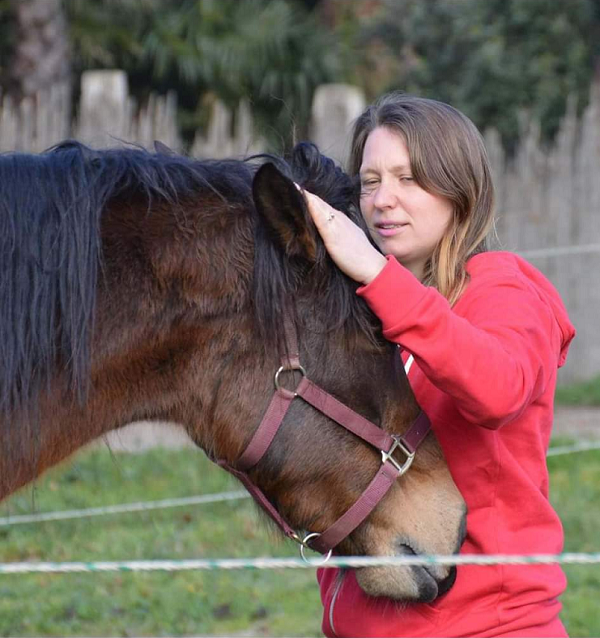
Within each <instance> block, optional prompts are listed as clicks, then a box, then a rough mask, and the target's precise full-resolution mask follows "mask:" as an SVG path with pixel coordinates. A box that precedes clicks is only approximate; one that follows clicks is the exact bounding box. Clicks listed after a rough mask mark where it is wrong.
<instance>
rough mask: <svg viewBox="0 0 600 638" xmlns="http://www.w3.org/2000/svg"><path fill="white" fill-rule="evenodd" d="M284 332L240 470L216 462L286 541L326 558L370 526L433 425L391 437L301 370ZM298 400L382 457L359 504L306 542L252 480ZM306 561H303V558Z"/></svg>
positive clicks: (425, 421) (291, 337)
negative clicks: (287, 377)
mask: <svg viewBox="0 0 600 638" xmlns="http://www.w3.org/2000/svg"><path fill="white" fill-rule="evenodd" d="M285 326H286V337H287V344H288V348H289V350H290V354H289V356H288V357H286V358H284V359H283V360H282V364H281V367H280V368H279V369H278V370H277V372H276V373H275V380H274V383H275V392H274V394H273V397H272V398H271V402H270V403H269V406H268V407H267V410H266V412H265V415H264V416H263V419H262V421H261V423H260V425H259V426H258V429H257V430H256V432H255V433H254V436H253V437H252V439H251V440H250V443H249V444H248V446H247V447H246V449H245V450H244V452H243V453H242V455H241V456H240V458H239V459H238V461H237V463H236V465H235V467H232V466H231V465H229V464H227V463H226V462H225V461H222V460H220V461H217V463H218V465H220V466H221V467H223V468H224V469H226V470H227V471H228V472H230V473H231V474H233V475H234V476H235V477H236V478H238V479H239V480H240V481H241V482H242V484H243V485H244V486H245V487H246V489H247V490H248V492H249V493H250V494H251V496H252V497H253V498H254V500H255V501H256V502H257V503H258V504H259V505H260V506H261V507H262V509H263V510H264V511H265V512H266V513H267V514H268V515H269V516H270V517H271V518H272V519H273V520H274V521H275V523H277V525H279V527H280V528H281V529H282V530H283V532H284V533H285V534H286V536H288V537H290V538H292V539H293V540H295V541H297V542H298V543H300V544H301V550H302V551H303V549H304V547H305V546H309V547H310V548H311V549H314V550H316V551H319V552H321V553H323V554H325V553H328V552H329V553H330V552H331V550H332V549H333V548H334V547H335V546H336V545H338V544H339V543H340V542H341V541H342V540H343V539H344V538H346V537H347V536H348V535H349V534H350V533H351V532H353V531H354V530H355V529H356V528H357V527H358V526H359V525H360V524H361V523H362V522H363V521H364V520H365V518H366V517H367V516H368V515H369V514H370V513H371V512H372V511H373V510H374V509H375V507H376V506H377V504H378V503H379V502H380V501H381V499H382V498H383V497H384V496H385V495H386V493H387V492H388V491H389V489H390V488H391V486H392V485H393V483H394V481H395V480H396V479H397V478H398V477H399V476H402V474H404V473H405V472H406V471H407V470H408V468H409V467H410V466H411V464H412V462H413V459H414V457H415V453H416V451H417V448H418V447H419V445H420V444H421V443H422V442H423V440H424V439H425V437H426V436H427V434H428V433H429V430H430V428H431V423H430V421H429V418H428V417H427V415H426V414H425V413H424V412H422V411H421V412H420V413H419V415H418V416H417V418H416V419H415V421H414V422H413V423H412V425H411V426H410V428H409V429H408V431H407V432H406V433H405V434H403V435H401V436H398V435H390V434H388V433H387V432H385V430H382V429H381V428H380V427H378V426H376V425H375V424H374V423H372V422H371V421H369V420H367V419H365V418H364V417H363V416H361V415H360V414H358V413H357V412H355V411H354V410H352V409H351V408H349V407H348V406H346V405H345V404H343V403H341V402H340V401H338V400H337V399H336V398H335V397H333V396H332V395H331V394H329V393H328V392H326V391H325V390H323V389H322V388H320V387H319V386H317V385H315V384H314V383H313V382H312V381H311V380H310V379H308V378H307V376H306V372H305V370H304V368H303V367H302V366H301V365H300V359H299V355H298V347H297V337H296V331H295V329H294V328H293V324H292V323H291V321H289V320H286V324H285ZM294 370H296V371H298V372H300V373H301V374H302V379H301V380H300V382H299V383H298V386H297V387H296V389H295V390H294V391H290V390H287V389H285V388H283V387H282V386H281V385H280V376H281V374H282V373H284V372H285V371H294ZM296 398H300V399H302V400H303V401H305V402H306V403H308V404H310V405H311V406H312V407H313V408H315V409H316V410H318V411H319V412H321V413H323V414H325V415H326V416H327V417H329V418H330V419H332V420H333V421H335V422H336V423H338V424H339V425H341V426H342V427H343V428H345V429H346V430H348V431H349V432H352V433H353V434H354V435H356V436H357V437H359V438H361V439H362V440H363V441H365V442H366V443H368V444H370V445H371V446H373V447H374V448H376V449H377V450H379V451H380V452H381V467H380V468H379V470H378V472H377V473H376V474H375V476H374V477H373V479H372V481H371V482H370V483H369V485H368V486H367V487H366V489H365V491H364V492H363V493H362V494H361V496H360V497H359V498H358V500H357V501H356V502H355V503H354V504H353V505H352V506H351V507H350V508H349V509H348V510H347V511H346V512H345V513H344V514H343V515H342V516H341V517H340V518H339V519H338V520H337V521H335V523H333V524H332V525H331V526H330V527H328V528H327V529H326V530H325V531H324V532H322V533H317V532H313V533H309V534H308V535H307V536H305V537H304V539H302V538H301V537H300V536H299V535H298V534H297V533H296V532H295V531H294V530H293V529H292V528H291V527H290V526H289V525H288V523H287V522H286V521H285V520H284V518H283V517H282V516H281V515H280V514H279V512H278V511H277V510H276V509H275V507H273V505H272V503H271V502H270V501H269V499H268V498H267V497H266V496H265V494H264V493H263V492H262V490H261V489H260V488H259V487H258V486H257V485H255V484H254V482H253V481H252V480H251V479H250V477H249V476H248V474H247V472H248V471H249V470H250V469H251V468H253V467H254V466H255V465H256V464H257V463H258V462H259V461H260V460H261V459H262V457H263V456H264V455H265V453H266V452H267V450H268V449H269V447H270V446H271V443H272V442H273V439H274V438H275V435H276V434H277V432H278V430H279V428H280V426H281V424H282V423H283V420H284V418H285V415H286V414H287V411H288V410H289V408H290V406H291V404H292V401H293V400H294V399H296ZM397 452H401V453H402V454H403V455H404V460H403V461H402V462H399V461H398V460H396V458H395V456H394V454H396V453H397ZM302 555H303V556H304V554H302Z"/></svg>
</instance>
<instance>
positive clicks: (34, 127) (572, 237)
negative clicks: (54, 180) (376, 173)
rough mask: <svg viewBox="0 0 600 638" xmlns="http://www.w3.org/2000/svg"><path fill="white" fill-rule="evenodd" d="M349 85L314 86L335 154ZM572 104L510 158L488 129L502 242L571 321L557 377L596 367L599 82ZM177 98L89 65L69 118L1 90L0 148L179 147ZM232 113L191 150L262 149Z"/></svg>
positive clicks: (319, 122) (350, 100) (47, 97)
mask: <svg viewBox="0 0 600 638" xmlns="http://www.w3.org/2000/svg"><path fill="white" fill-rule="evenodd" d="M364 105H365V100H364V96H363V94H362V92H361V91H360V90H359V89H357V88H356V87H350V86H345V85H326V86H323V87H321V88H320V89H319V90H318V91H317V94H316V95H315V100H314V103H313V122H312V127H311V131H312V133H311V137H312V139H313V141H315V142H316V143H317V144H318V145H319V147H320V148H321V149H322V150H323V152H325V153H326V154H328V155H330V156H331V157H334V158H335V159H337V160H338V161H340V162H342V163H343V161H344V159H345V156H346V153H347V143H348V133H349V130H350V125H351V122H352V120H353V119H354V118H355V117H356V116H357V115H358V114H359V113H360V112H361V110H362V109H363V108H364ZM574 107H575V105H574V104H572V103H571V104H570V106H569V109H568V112H567V114H566V115H565V117H564V118H563V121H562V123H561V127H560V132H559V135H558V137H557V139H556V143H555V144H554V146H553V147H552V148H545V146H544V145H543V144H542V142H541V140H540V133H539V126H538V125H537V124H536V123H535V122H529V123H527V124H526V123H525V120H524V124H523V135H522V139H521V143H520V144H519V151H518V153H517V155H516V157H515V158H514V159H513V160H511V161H510V162H507V161H506V158H505V156H504V152H503V150H502V146H501V144H500V141H499V137H498V134H497V133H496V132H495V131H494V130H490V131H487V132H486V135H485V137H486V145H487V148H488V151H489V154H490V158H491V161H492V166H493V170H494V177H495V182H496V187H497V192H498V213H499V222H498V236H499V239H500V247H501V248H504V249H506V250H512V251H515V252H518V253H521V254H523V255H524V256H526V257H527V258H528V259H529V260H530V261H532V262H533V263H534V264H535V265H536V266H537V267H538V268H540V270H542V271H543V272H544V273H545V274H546V275H547V276H548V277H549V278H550V279H551V280H552V281H553V283H554V284H555V285H556V286H557V288H558V290H559V291H560V293H561V295H562V296H563V299H564V301H565V304H566V306H567V308H568V310H569V313H570V315H571V318H572V320H573V322H574V323H575V325H576V327H577V330H578V337H577V338H576V339H575V341H574V342H573V345H572V348H571V352H570V356H569V360H568V362H567V365H566V366H565V368H564V369H563V371H562V372H561V376H560V381H561V382H563V383H564V382H570V381H573V380H578V379H587V378H590V377H592V376H594V375H597V374H598V373H600V339H598V337H597V336H596V331H597V329H598V324H599V323H600V322H599V317H600V286H598V284H597V283H596V277H597V275H596V273H598V272H600V85H595V86H593V87H592V90H591V99H590V104H589V106H588V107H587V109H586V110H585V112H584V113H583V116H582V117H581V118H577V116H576V114H575V108H574ZM175 113H176V98H175V96H174V95H172V94H169V95H166V96H153V97H152V98H151V99H150V100H149V101H148V103H147V104H146V105H144V106H143V108H141V109H140V108H138V107H137V106H136V104H135V103H134V101H133V100H132V98H131V97H130V96H129V94H128V90H127V77H126V75H125V74H124V73H123V72H122V71H93V72H88V73H85V74H84V75H83V77H82V84H81V99H80V102H79V106H78V109H77V114H76V117H72V116H71V110H70V94H69V91H68V89H67V88H65V87H56V88H54V89H52V90H51V91H49V92H48V93H46V94H43V95H39V96H37V97H36V98H35V99H30V100H26V101H24V102H22V103H21V104H20V105H18V106H17V105H14V104H12V103H11V102H10V100H9V99H8V98H6V97H5V98H2V96H0V151H10V150H21V151H34V152H37V151H41V150H43V149H45V148H48V147H49V146H51V145H52V144H54V143H56V142H58V141H60V140H61V139H65V138H67V137H69V136H71V137H76V138H77V139H80V140H82V141H85V142H86V143H88V144H90V145H92V146H95V147H103V146H114V145H115V144H118V143H119V141H121V140H122V141H128V142H135V143H138V144H141V145H143V146H146V147H149V146H151V144H152V142H153V141H154V140H155V139H158V140H161V141H162V142H164V143H165V144H167V145H168V146H170V147H171V148H173V149H175V150H178V149H180V148H181V141H180V138H179V136H178V133H177V127H176V118H175ZM231 122H232V116H231V114H230V113H229V112H228V111H227V109H225V108H224V107H223V106H222V105H219V104H217V105H216V106H215V111H214V113H213V118H212V120H211V123H210V126H209V128H208V131H207V132H206V133H205V134H200V133H198V134H197V136H196V139H195V140H194V143H193V145H192V149H191V153H192V155H194V156H196V157H215V158H216V157H241V156H244V155H247V154H250V153H255V152H260V151H261V150H264V143H263V142H262V140H261V139H260V138H258V137H256V135H255V133H254V130H253V125H252V117H251V114H250V110H249V108H248V106H247V104H241V105H240V109H239V111H238V113H236V117H235V122H236V127H235V130H233V132H232V126H231Z"/></svg>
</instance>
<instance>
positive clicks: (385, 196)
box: [373, 181, 397, 210]
mask: <svg viewBox="0 0 600 638" xmlns="http://www.w3.org/2000/svg"><path fill="white" fill-rule="evenodd" d="M396 203H397V197H396V193H395V192H394V189H393V186H392V185H391V184H389V183H388V182H385V181H382V182H381V183H380V184H379V187H378V188H377V191H376V192H375V197H374V198H373V206H375V208H378V209H379V210H385V209H386V208H393V207H394V206H395V205H396Z"/></svg>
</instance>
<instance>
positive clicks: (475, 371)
mask: <svg viewBox="0 0 600 638" xmlns="http://www.w3.org/2000/svg"><path fill="white" fill-rule="evenodd" d="M535 272H537V271H535ZM538 274H539V276H540V277H543V276H542V275H541V273H538ZM545 281H546V283H547V284H548V282H547V280H545ZM548 288H549V289H550V290H551V291H553V292H554V295H555V296H556V298H557V299H558V301H559V303H561V302H560V298H559V297H558V293H556V291H555V290H554V289H553V288H551V286H550V285H549V284H548V285H547V286H546V289H542V288H540V287H539V286H536V284H535V282H534V281H532V280H531V279H528V278H527V277H526V276H525V275H523V274H522V273H521V271H520V270H519V269H518V268H517V267H513V268H493V269H488V270H487V271H485V272H483V273H479V274H474V273H472V278H471V281H470V282H469V285H468V287H467V290H466V291H465V293H464V294H463V296H462V297H461V299H460V300H459V302H458V303H457V304H456V306H455V307H454V309H453V308H451V307H450V305H449V303H448V301H447V300H446V299H445V297H443V296H442V295H441V294H440V293H439V292H438V291H437V290H435V289H434V288H428V287H426V286H424V285H423V284H421V283H420V282H419V281H418V279H416V278H415V277H414V276H413V275H412V273H410V272H409V271H408V270H407V269H406V268H404V267H403V266H402V265H400V264H399V263H398V261H396V259H394V258H392V257H388V263H387V265H386V266H385V267H384V269H383V270H382V271H381V273H380V274H379V275H378V276H377V277H376V278H375V279H374V280H373V281H372V282H371V283H370V284H368V285H367V286H363V287H361V288H359V290H358V294H359V295H361V296H362V297H363V298H364V299H365V300H366V301H367V303H368V304H369V306H370V307H371V309H372V310H373V311H374V312H375V314H376V315H377V316H378V317H379V319H380V320H381V322H382V326H383V334H384V336H385V337H386V338H387V339H388V340H390V341H392V342H394V343H397V344H399V345H400V346H402V347H403V348H404V349H406V350H407V351H408V352H410V353H411V354H412V355H413V356H414V358H415V360H416V362H417V363H418V365H419V367H420V368H421V370H422V371H423V373H424V374H425V375H426V376H427V378H428V379H429V380H430V381H431V382H432V383H433V384H434V385H435V386H436V387H437V388H439V389H440V390H442V391H444V392H446V393H447V394H449V395H451V396H452V397H453V399H454V401H455V404H456V407H457V409H458V411H459V412H460V413H461V415H462V416H463V417H464V418H465V419H466V420H468V421H470V422H472V423H475V424H478V425H482V426H484V427H487V428H491V429H495V428H499V427H501V426H502V425H504V424H505V423H508V422H509V421H511V420H513V419H515V418H516V417H518V416H519V415H520V414H521V413H522V412H523V410H524V409H525V408H526V407H527V406H528V405H530V404H531V403H532V402H533V401H535V399H537V398H538V397H539V396H540V395H541V394H542V392H543V391H544V390H545V388H546V386H547V384H548V381H549V379H550V378H551V377H552V376H553V374H554V371H555V370H556V367H557V365H559V363H560V362H562V361H561V357H563V347H564V349H566V346H567V345H568V341H570V338H571V337H572V336H573V333H574V332H573V330H572V326H571V334H570V336H569V338H568V339H567V340H566V341H567V342H566V343H564V341H565V339H564V335H563V334H562V333H561V329H560V326H559V322H558V320H557V318H556V316H555V312H554V310H553V307H552V304H551V303H549V301H548V299H547V295H548V294H550V293H549V291H548ZM565 316H566V314H565ZM567 321H568V319H567ZM569 326H570V324H569ZM424 407H425V409H426V406H424Z"/></svg>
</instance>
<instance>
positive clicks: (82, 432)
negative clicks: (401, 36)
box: [0, 142, 465, 600]
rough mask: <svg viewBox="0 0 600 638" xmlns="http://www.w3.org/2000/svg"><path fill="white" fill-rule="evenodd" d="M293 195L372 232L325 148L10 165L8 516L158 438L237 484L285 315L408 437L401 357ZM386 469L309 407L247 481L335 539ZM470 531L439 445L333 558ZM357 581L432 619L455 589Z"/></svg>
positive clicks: (71, 149)
mask: <svg viewBox="0 0 600 638" xmlns="http://www.w3.org/2000/svg"><path fill="white" fill-rule="evenodd" d="M292 179H293V180H295V181H296V182H297V183H300V184H302V185H303V186H306V188H307V189H309V190H311V191H313V192H315V193H317V194H319V195H320V196H321V197H323V198H324V199H325V200H327V201H328V202H330V203H331V204H332V205H333V206H335V207H336V208H338V209H341V210H344V211H346V212H347V214H349V215H350V216H351V217H352V218H353V219H355V220H356V221H357V223H362V220H361V216H360V214H359V213H358V212H357V210H358V209H357V206H356V189H355V188H354V185H353V183H352V182H351V180H350V179H349V178H348V177H347V176H346V175H344V174H343V172H341V171H340V170H339V169H338V168H336V167H335V166H334V164H333V162H332V161H331V160H328V159H327V158H325V157H323V156H322V155H320V154H319V153H318V151H317V150H316V148H315V147H314V146H312V145H308V144H302V145H299V146H298V147H296V149H295V150H294V151H293V153H292V154H291V157H290V158H289V160H288V161H284V160H282V159H277V158H273V157H271V158H269V157H262V158H254V160H253V161H235V160H227V161H202V162H200V161H194V160H191V159H188V158H184V157H181V156H177V155H175V154H172V153H168V152H165V150H164V148H159V149H158V152H156V153H149V152H146V151H143V150H140V149H137V148H125V149H113V150H106V151H93V150H91V149H88V148H86V147H84V146H82V145H81V144H78V143H76V142H65V143H63V144H61V145H59V146H57V147H55V148H54V149H51V150H50V151H48V152H46V153H43V154H40V155H27V154H7V155H4V156H0V361H1V364H0V410H1V413H0V414H1V415H2V416H1V418H0V446H1V447H0V449H2V454H1V456H0V497H4V496H6V495H7V494H10V493H11V492H13V491H14V490H15V489H17V488H19V487H20V486H22V485H24V484H26V483H27V482H29V481H31V480H33V479H34V478H35V477H36V476H38V475H39V474H40V473H41V472H43V471H44V470H45V469H46V468H48V467H50V466H52V465H54V464H56V463H58V462H59V461H61V459H64V458H65V457H66V456H68V455H70V454H71V453H73V452H74V451H76V450H77V449H78V448H80V447H81V446H83V445H84V444H86V443H87V442H89V441H91V440H92V439H95V438H96V437H99V436H101V435H102V434H104V433H106V432H108V431H110V430H114V429H116V428H120V427H122V426H124V425H126V424H128V423H131V422H132V421H137V420H142V419H145V420H161V421H169V422H175V423H179V424H181V425H182V426H184V427H185V429H186V430H187V432H188V433H189V435H190V436H191V437H192V439H193V440H194V441H195V442H196V443H197V444H198V446H200V447H201V448H202V449H203V450H204V451H205V452H206V453H207V454H208V455H209V456H210V457H211V458H213V459H222V460H224V461H225V462H226V463H228V464H231V465H233V466H235V463H236V460H237V459H238V458H239V457H240V455H241V454H242V452H243V451H244V449H245V448H246V446H247V445H248V442H249V441H250V439H251V438H252V435H253V433H254V432H255V430H256V429H257V427H258V424H259V423H260V421H261V419H262V416H263V414H264V412H265V410H266V409H267V406H268V404H269V400H270V397H271V396H272V395H273V374H274V372H275V370H276V369H277V368H278V366H279V365H280V359H281V356H282V352H283V351H284V350H285V348H286V345H287V344H286V337H285V333H284V330H283V324H284V315H285V314H286V312H288V313H289V314H290V315H291V317H292V322H293V323H294V324H295V326H296V330H297V335H298V343H299V349H300V357H301V361H302V365H303V366H304V368H305V369H306V370H307V373H308V375H309V376H310V378H311V379H312V380H313V381H315V382H316V383H318V384H319V385H320V386H321V387H322V388H325V389H326V390H327V392H329V393H330V394H331V395H333V396H334V397H336V398H337V399H339V400H340V401H343V402H344V403H346V404H347V405H349V406H350V407H351V408H353V410H355V411H356V412H358V413H359V414H361V415H362V416H364V417H366V418H367V419H369V420H370V421H372V422H373V423H375V424H377V425H378V426H379V427H380V428H383V429H384V430H386V431H388V432H390V433H392V432H393V433H397V434H401V433H402V432H404V431H405V430H406V429H407V428H408V427H409V425H410V424H411V422H412V421H413V420H414V419H415V417H416V416H417V415H418V414H419V406H418V405H417V404H416V402H415V400H414V397H413V395H412V393H411V391H410V387H409V385H408V382H407V379H406V376H405V374H404V371H403V369H402V366H401V365H398V361H399V357H398V354H397V351H396V348H395V347H393V346H392V345H391V344H389V343H387V342H386V341H385V340H384V339H383V338H382V336H381V334H380V330H379V328H378V325H377V321H376V320H375V318H374V317H373V316H372V314H371V313H370V312H369V310H368V309H367V308H366V306H365V305H364V303H363V302H362V300H361V299H360V298H359V297H358V296H356V295H355V290H356V285H355V284H354V283H353V282H351V281H350V280H348V279H347V278H346V277H345V276H344V275H342V274H341V273H340V272H339V270H337V269H336V268H335V266H334V265H333V263H332V262H331V260H330V259H329V258H328V256H327V254H326V251H325V250H324V247H323V245H322V243H321V241H320V239H319V237H318V234H317V233H316V231H315V229H314V227H313V225H312V223H311V222H310V221H309V217H308V215H307V211H306V208H305V205H304V201H303V199H302V197H301V196H300V194H299V193H298V191H297V190H296V188H295V187H294V184H293V181H292ZM398 302H399V303H401V300H398ZM286 308H287V309H288V310H287V311H286ZM377 429H379V428H377ZM380 465H381V455H380V454H379V453H378V452H377V451H375V450H373V448H371V447H370V446H368V445H366V444H365V443H364V442H363V441H362V440H360V439H359V438H357V437H356V436H354V435H353V434H352V433H350V432H348V431H346V430H345V429H343V428H341V427H339V426H338V425H336V424H335V423H334V422H333V421H332V420H331V419H330V418H328V417H327V416H325V415H324V414H322V413H321V412H319V411H317V410H315V409H313V408H312V407H311V406H310V405H308V404H306V403H304V402H302V401H298V402H293V403H292V404H291V407H290V409H289V412H288V413H287V415H286V416H285V419H284V420H283V423H282V425H281V428H280V430H279V431H278V433H277V435H276V436H275V438H274V440H273V443H272V445H271V446H270V447H269V449H268V451H267V452H266V454H265V455H264V457H263V458H262V459H261V460H260V462H258V463H257V464H256V466H255V467H253V468H252V469H250V470H249V471H248V474H249V476H250V477H251V479H252V481H253V482H254V484H256V485H257V486H258V487H259V488H260V489H261V490H262V492H263V493H264V494H265V495H266V498H267V499H268V501H269V502H270V504H271V505H272V506H273V507H274V508H275V509H276V510H277V511H278V512H279V513H280V514H281V515H282V516H283V517H284V518H285V519H286V520H287V521H288V522H289V523H290V524H291V525H293V526H294V527H295V528H297V529H306V530H311V531H314V532H320V531H322V530H323V529H325V528H327V527H328V526H329V525H330V524H331V523H332V522H333V521H335V520H336V519H338V518H339V517H340V516H341V515H342V514H343V513H344V512H345V511H347V510H348V508H350V507H351V506H352V504H353V503H354V502H355V501H356V499H357V498H358V497H359V495H360V494H361V493H362V492H363V490H364V489H365V486H366V485H367V484H368V483H369V482H370V481H371V479H372V478H373V475H374V474H375V473H376V472H377V470H378V468H379V466H380ZM464 518H465V511H464V503H463V500H462V499H461V497H460V495H459V493H458V491H457V489H456V487H455V485H454V484H453V482H452V479H451V477H450V474H449V472H448V469H447V467H446V465H445V462H444V460H443V457H442V454H441V451H440V449H439V446H438V444H437V442H436V441H435V439H434V436H433V435H432V434H430V435H428V436H427V438H426V440H425V441H424V443H423V445H422V446H421V447H420V448H419V450H418V452H417V454H416V457H415V459H414V463H413V465H412V467H411V469H410V471H409V472H407V473H406V474H405V475H403V476H402V477H400V478H399V479H398V480H397V481H395V482H394V484H393V486H392V488H391V489H390V490H389V491H388V492H387V494H386V496H385V497H384V498H383V500H382V501H381V502H380V504H379V505H378V506H377V507H376V508H375V509H374V511H372V512H371V514H370V515H369V516H368V517H367V519H366V520H365V521H364V522H363V523H361V524H360V525H359V526H358V527H357V528H356V529H355V530H354V531H353V532H352V533H351V534H350V535H349V536H348V537H347V538H345V539H344V540H342V541H341V542H340V543H339V545H337V547H336V552H338V553H340V554H351V555H361V554H364V555H397V554H414V553H442V554H448V553H451V552H455V551H457V550H458V548H459V546H460V544H461V542H462V539H463V535H464ZM358 576H359V582H360V583H361V586H362V587H363V588H364V590H365V591H366V592H367V593H370V594H373V595H385V596H391V597H393V598H396V599H413V600H431V599H433V598H435V597H436V596H437V595H439V594H440V593H443V591H445V590H447V589H448V588H449V587H450V586H451V584H452V582H453V579H454V570H452V569H449V568H447V567H441V566H429V567H427V569H424V568H415V567H413V568H410V567H395V568H392V567H377V568H363V569H361V570H359V573H358Z"/></svg>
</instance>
